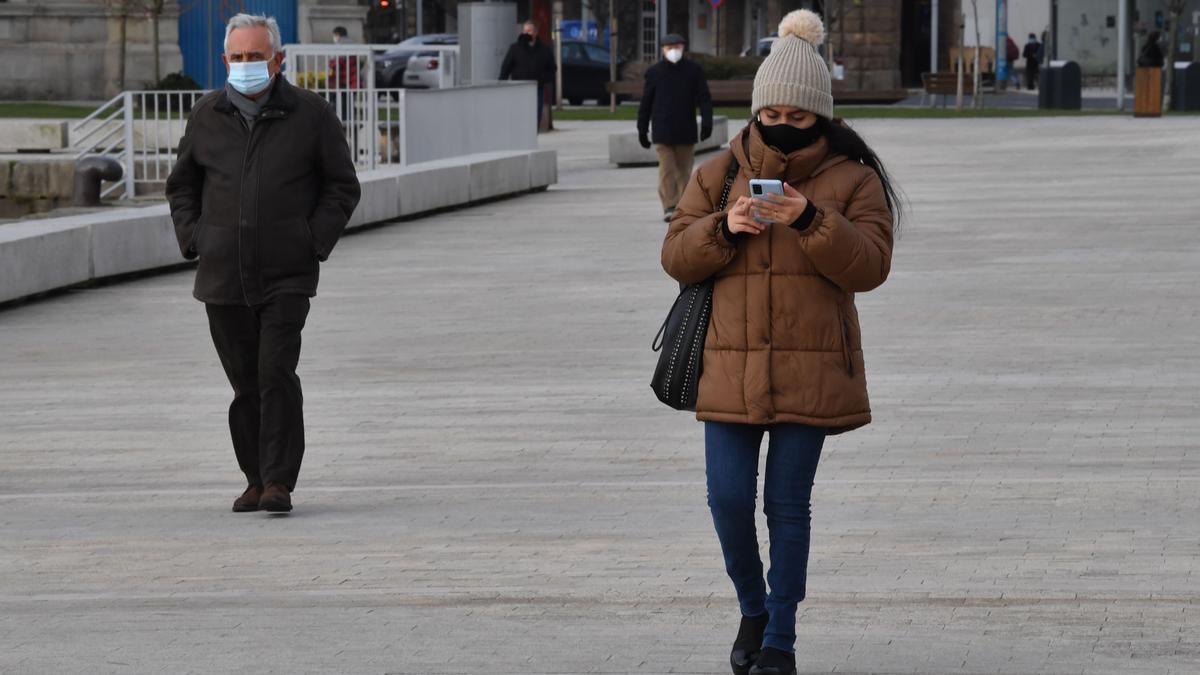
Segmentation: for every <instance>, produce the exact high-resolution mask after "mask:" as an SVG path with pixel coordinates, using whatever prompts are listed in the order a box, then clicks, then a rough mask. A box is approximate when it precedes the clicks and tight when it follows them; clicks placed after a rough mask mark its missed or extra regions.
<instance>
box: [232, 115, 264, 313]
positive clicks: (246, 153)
mask: <svg viewBox="0 0 1200 675" xmlns="http://www.w3.org/2000/svg"><path fill="white" fill-rule="evenodd" d="M233 114H234V115H237V116H239V118H238V121H239V122H241V124H242V128H243V129H246V128H247V127H248V128H249V130H248V132H247V134H246V146H245V148H243V149H242V188H243V189H245V186H246V162H247V161H249V159H250V144H251V143H253V142H254V127H255V126H257V125H258V124H259V121H260V120H255V123H254V124H253V125H251V124H248V123H247V122H246V120H244V119H241V118H240V115H241V113H240V112H238V111H236V110H235V111H234V112H233ZM260 117H261V116H260ZM245 201H246V196H245V195H244V194H239V195H238V230H237V232H238V238H237V241H238V277H239V278H238V281H239V282H241V286H242V300H245V301H246V306H247V307H250V306H251V305H250V296H249V295H247V294H246V280H245V278H243V277H242V269H243V268H244V267H245V261H243V260H242V236H243V234H244V232H243V229H245V226H244V224H245V220H244V219H243V218H242V215H243V212H242V205H243V204H244V203H245Z"/></svg>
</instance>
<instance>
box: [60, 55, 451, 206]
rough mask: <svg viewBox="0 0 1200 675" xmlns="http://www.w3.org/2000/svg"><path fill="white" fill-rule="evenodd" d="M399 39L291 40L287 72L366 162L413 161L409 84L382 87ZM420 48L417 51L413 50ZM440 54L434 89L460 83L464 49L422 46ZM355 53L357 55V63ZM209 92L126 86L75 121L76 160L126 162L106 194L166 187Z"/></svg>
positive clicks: (367, 165)
mask: <svg viewBox="0 0 1200 675" xmlns="http://www.w3.org/2000/svg"><path fill="white" fill-rule="evenodd" d="M395 49H396V45H288V46H287V47H286V48H285V50H286V55H285V61H284V70H283V74H284V76H285V77H286V78H287V79H288V81H289V82H290V83H292V84H294V85H296V86H299V87H302V88H304V89H308V90H309V91H312V92H313V93H316V94H317V95H319V96H321V97H323V98H325V99H326V100H328V101H329V102H330V104H331V105H332V106H333V108H334V111H335V112H336V113H337V116H338V118H339V119H340V120H341V121H342V126H343V128H344V129H345V134H346V142H347V143H348V144H349V146H350V149H351V153H352V154H353V157H354V162H355V164H356V165H357V166H358V168H359V169H362V170H368V169H374V168H377V167H379V166H391V165H397V164H405V163H406V156H405V155H406V152H405V147H404V145H405V144H404V142H403V138H404V116H405V115H404V108H405V93H406V92H405V90H404V89H401V88H379V87H376V82H375V59H376V58H377V56H378V55H380V54H383V53H386V52H387V51H391V50H395ZM414 51H418V50H417V49H414ZM419 51H420V52H421V53H437V55H438V56H437V57H436V59H432V60H430V59H428V58H427V59H426V60H427V63H431V64H435V65H434V67H432V68H428V66H427V68H428V70H430V71H432V72H433V74H432V75H431V76H430V75H427V74H424V73H423V75H424V76H426V77H428V80H429V83H430V84H431V85H432V86H431V88H452V87H454V86H456V85H457V77H458V75H457V72H458V58H457V57H458V48H457V47H455V46H448V45H423V46H421V47H420V48H419ZM351 59H353V60H354V62H353V65H351ZM206 93H208V92H207V91H126V92H122V93H121V94H118V95H117V96H115V97H113V98H112V99H111V100H110V101H108V102H107V103H105V104H104V105H103V106H101V107H100V108H98V109H97V110H96V111H95V112H93V113H92V114H91V115H88V116H87V117H85V118H83V119H82V120H79V121H78V122H74V123H72V124H71V125H70V127H69V144H70V148H71V150H72V152H73V153H74V155H75V159H76V160H77V161H78V160H79V159H83V158H84V157H86V156H89V155H109V156H114V157H116V158H117V159H118V160H119V161H120V162H121V164H122V166H123V168H124V170H125V173H124V177H123V178H122V179H121V180H120V181H117V182H113V183H110V184H106V185H104V186H103V189H102V191H101V196H102V197H104V198H112V197H117V198H122V199H129V198H132V197H134V196H136V195H137V194H139V190H141V192H143V193H144V192H146V191H149V190H150V189H152V188H154V187H158V186H161V184H162V183H164V182H165V181H166V179H167V176H168V175H170V172H171V168H172V167H174V165H175V162H176V160H177V159H178V152H179V142H180V140H181V139H182V138H183V135H184V132H185V130H186V128H187V118H188V114H189V113H190V112H191V110H192V108H193V107H194V106H195V104H196V102H197V101H198V100H199V99H200V97H202V96H204V95H205V94H206Z"/></svg>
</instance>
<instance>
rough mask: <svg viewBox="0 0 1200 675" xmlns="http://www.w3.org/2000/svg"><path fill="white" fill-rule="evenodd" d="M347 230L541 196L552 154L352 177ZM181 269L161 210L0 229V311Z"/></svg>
mask: <svg viewBox="0 0 1200 675" xmlns="http://www.w3.org/2000/svg"><path fill="white" fill-rule="evenodd" d="M359 181H360V183H361V184H362V199H361V200H360V201H359V204H358V208H357V209H356V210H355V212H354V215H353V216H351V218H350V223H349V225H348V229H357V228H360V227H365V226H368V225H374V224H378V223H382V222H386V221H389V220H395V219H397V218H406V217H412V216H417V215H420V214H422V213H429V212H432V211H437V210H440V209H446V208H452V207H456V206H467V205H469V204H472V203H475V202H480V201H486V200H490V199H495V198H498V197H504V196H509V195H516V194H521V193H524V192H529V191H532V190H541V189H545V188H547V187H549V186H551V185H553V184H554V183H556V182H557V181H558V157H557V153H556V152H555V151H553V150H532V151H517V152H490V153H483V154H477V155H468V156H465V157H457V158H454V159H446V160H439V161H436V162H426V163H423V164H417V165H412V166H407V167H397V168H392V169H377V170H374V171H364V172H362V173H360V174H359ZM183 262H185V261H184V260H183V258H182V257H181V256H180V254H179V245H178V244H177V243H176V241H175V229H174V225H173V224H172V222H171V214H170V210H169V208H168V207H167V205H166V204H157V205H154V206H147V207H139V208H122V209H113V210H112V211H108V212H104V211H100V212H94V213H87V214H81V215H74V216H65V217H62V218H46V219H41V220H36V221H30V222H25V223H12V224H8V225H3V226H0V303H7V302H11V301H14V300H20V299H22V298H27V297H30V296H34V295H39V294H41V293H46V292H48V291H53V290H56V289H61V288H66V287H70V286H75V285H78V284H82V283H86V282H89V281H95V280H100V279H104V278H107V277H116V276H122V275H127V274H134V273H138V272H147V271H152V270H156V269H165V268H170V267H175V266H178V265H180V264H181V263H183Z"/></svg>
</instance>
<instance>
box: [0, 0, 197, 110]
mask: <svg viewBox="0 0 1200 675" xmlns="http://www.w3.org/2000/svg"><path fill="white" fill-rule="evenodd" d="M109 4H115V3H106V2H104V1H103V0H93V1H91V2H88V1H86V0H9V1H8V2H5V3H0V99H7V100H63V99H66V100H99V99H105V98H109V97H111V96H113V95H115V94H116V93H117V91H118V85H119V80H120V53H121V40H120V34H121V19H120V18H119V16H117V14H116V13H115V12H113V11H112V9H111V8H110V7H109ZM178 20H179V7H178V3H177V2H175V1H174V0H169V1H168V2H166V3H165V10H164V12H163V15H162V17H161V18H160V19H159V40H160V45H161V47H160V52H159V53H160V59H161V62H160V70H161V72H162V73H163V74H164V75H165V74H167V73H172V72H176V71H178V70H179V69H180V68H181V67H182V56H181V55H180V51H179V37H178V30H177V26H178ZM151 28H152V27H151V23H150V20H149V19H148V18H146V17H145V16H144V15H143V16H131V17H129V18H128V19H127V21H126V36H127V37H126V54H125V67H126V71H125V82H126V88H127V89H129V88H134V87H138V88H140V87H143V86H144V85H147V84H150V83H152V82H153V80H154V62H153V53H154V50H153V47H152V45H153V42H152V39H151V35H152V32H153V31H152V30H151Z"/></svg>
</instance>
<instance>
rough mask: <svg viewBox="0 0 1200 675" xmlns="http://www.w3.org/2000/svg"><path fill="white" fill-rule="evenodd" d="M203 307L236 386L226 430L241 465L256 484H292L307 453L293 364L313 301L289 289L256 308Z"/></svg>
mask: <svg viewBox="0 0 1200 675" xmlns="http://www.w3.org/2000/svg"><path fill="white" fill-rule="evenodd" d="M205 308H206V309H207V311H208V327H209V330H210V331H211V332H212V338H213V344H214V345H216V347H217V354H218V355H219V356H220V357H221V365H222V366H224V368H225V375H226V376H227V377H228V378H229V383H230V384H231V385H233V403H232V404H231V405H230V406H229V431H230V434H231V435H232V436H233V451H234V453H235V454H236V455H237V460H238V466H239V467H241V469H242V473H244V474H246V481H247V482H248V483H249V484H251V485H266V484H267V483H280V484H282V485H286V486H287V488H288V489H289V490H291V489H294V488H295V487H296V478H297V477H298V476H299V474H300V461H301V460H302V459H303V458H304V411H303V408H304V394H303V392H302V391H301V390H300V378H299V376H297V375H296V366H297V364H298V363H299V361H300V332H301V331H302V330H303V329H304V321H305V319H307V318H308V309H309V300H308V298H306V297H304V296H302V295H284V296H280V297H277V298H274V299H272V300H269V301H267V302H266V303H264V304H262V305H256V306H254V307H241V306H234V305H205Z"/></svg>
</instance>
